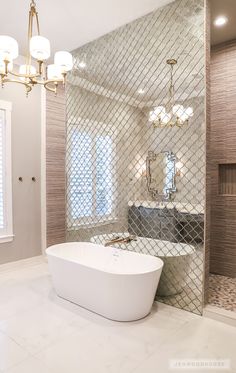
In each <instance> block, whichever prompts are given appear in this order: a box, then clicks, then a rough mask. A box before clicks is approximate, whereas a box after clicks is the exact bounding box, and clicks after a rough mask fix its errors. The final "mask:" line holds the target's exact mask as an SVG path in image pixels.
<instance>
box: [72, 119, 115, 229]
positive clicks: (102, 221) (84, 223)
mask: <svg viewBox="0 0 236 373" xmlns="http://www.w3.org/2000/svg"><path fill="white" fill-rule="evenodd" d="M73 126H75V127H76V128H77V129H78V131H81V132H84V133H86V134H88V135H89V136H91V139H92V142H93V145H92V158H93V159H94V158H95V157H96V149H95V144H96V137H98V136H110V138H111V140H112V151H113V152H116V144H115V138H116V131H114V130H113V126H112V125H107V124H105V123H102V122H98V121H96V120H92V119H83V118H80V117H79V118H77V119H75V118H72V117H71V118H70V119H69V124H68V128H67V133H70V128H71V127H73ZM95 128H96V131H95V130H94V129H95ZM67 154H68V159H67V164H68V161H69V158H70V154H69V153H68V152H67ZM66 173H67V185H69V183H70V181H69V179H70V176H69V175H68V170H67V172H66ZM112 180H113V186H114V195H113V201H112V211H111V213H109V214H104V215H96V214H93V215H91V216H87V217H86V216H84V217H80V218H77V219H73V217H72V216H71V213H70V212H71V208H70V202H69V201H68V200H67V204H68V207H69V208H68V215H67V224H68V227H69V230H73V229H74V228H76V227H78V228H83V227H88V226H93V227H94V226H100V225H106V224H110V223H115V222H116V221H117V217H116V215H115V211H116V208H115V201H116V198H115V194H116V172H115V160H114V157H113V158H112ZM92 185H93V213H94V211H96V169H94V170H93V181H92ZM94 202H95V203H94ZM72 221H74V223H73V225H72V224H71V222H72Z"/></svg>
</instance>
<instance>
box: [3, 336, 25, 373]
mask: <svg viewBox="0 0 236 373" xmlns="http://www.w3.org/2000/svg"><path fill="white" fill-rule="evenodd" d="M28 356H29V354H28V352H27V351H26V350H24V348H23V347H21V346H19V345H18V344H17V343H16V342H15V341H13V340H12V339H11V338H9V337H8V336H6V335H5V334H3V333H1V332H0V372H3V371H5V370H6V369H8V368H11V367H13V366H14V365H16V364H18V363H20V362H21V361H23V360H25V359H26V357H28Z"/></svg>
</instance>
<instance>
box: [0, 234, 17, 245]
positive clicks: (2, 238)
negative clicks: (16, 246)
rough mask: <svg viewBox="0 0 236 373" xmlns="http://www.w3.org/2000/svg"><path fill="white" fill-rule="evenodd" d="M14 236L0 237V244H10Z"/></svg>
mask: <svg viewBox="0 0 236 373" xmlns="http://www.w3.org/2000/svg"><path fill="white" fill-rule="evenodd" d="M14 237H15V236H14V234H10V235H6V236H0V244H1V243H6V242H12V241H13V239H14Z"/></svg>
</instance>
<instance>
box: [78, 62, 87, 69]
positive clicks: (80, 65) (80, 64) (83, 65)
mask: <svg viewBox="0 0 236 373" xmlns="http://www.w3.org/2000/svg"><path fill="white" fill-rule="evenodd" d="M79 67H80V68H81V69H84V68H85V67H86V63H85V62H84V61H81V62H80V63H79Z"/></svg>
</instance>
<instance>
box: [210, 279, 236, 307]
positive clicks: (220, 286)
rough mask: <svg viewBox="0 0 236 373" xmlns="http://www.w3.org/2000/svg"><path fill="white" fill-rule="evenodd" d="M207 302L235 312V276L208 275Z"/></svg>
mask: <svg viewBox="0 0 236 373" xmlns="http://www.w3.org/2000/svg"><path fill="white" fill-rule="evenodd" d="M209 303H210V304H211V305H213V306H216V307H220V308H224V309H225V310H227V311H233V312H236V278H230V277H226V276H219V275H210V284H209Z"/></svg>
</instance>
